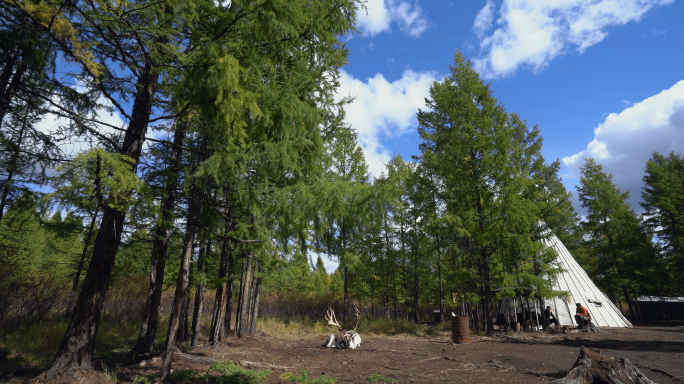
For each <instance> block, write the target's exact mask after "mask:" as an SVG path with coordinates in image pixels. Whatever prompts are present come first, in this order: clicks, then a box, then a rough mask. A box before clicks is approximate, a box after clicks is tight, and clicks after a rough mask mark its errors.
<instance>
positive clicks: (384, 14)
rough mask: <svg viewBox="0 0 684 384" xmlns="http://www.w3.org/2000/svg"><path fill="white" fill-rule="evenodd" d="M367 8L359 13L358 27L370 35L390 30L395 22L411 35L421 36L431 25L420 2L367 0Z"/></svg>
mask: <svg viewBox="0 0 684 384" xmlns="http://www.w3.org/2000/svg"><path fill="white" fill-rule="evenodd" d="M366 7H367V8H366V9H365V10H364V9H360V10H359V12H358V15H357V19H358V22H357V24H356V26H357V28H358V29H359V30H360V31H361V33H363V34H364V35H367V36H369V37H373V36H375V35H378V34H380V33H382V32H390V31H391V24H392V22H395V23H397V24H398V25H399V29H400V30H401V31H402V32H404V33H405V34H407V35H409V36H411V37H420V35H422V34H423V32H425V31H426V30H427V29H428V27H429V26H430V22H429V20H428V18H427V16H426V15H425V12H424V11H423V9H422V8H421V7H420V5H419V4H418V2H415V3H413V4H411V3H410V2H408V1H404V0H367V1H366Z"/></svg>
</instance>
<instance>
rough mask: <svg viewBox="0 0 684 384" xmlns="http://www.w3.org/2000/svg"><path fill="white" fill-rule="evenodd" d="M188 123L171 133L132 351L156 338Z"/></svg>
mask: <svg viewBox="0 0 684 384" xmlns="http://www.w3.org/2000/svg"><path fill="white" fill-rule="evenodd" d="M189 126H190V122H187V123H184V124H183V125H181V128H180V129H178V130H177V131H176V132H175V133H174V136H173V144H174V145H173V149H172V151H173V152H172V160H171V164H169V166H168V168H167V170H166V185H165V186H164V195H165V197H164V202H163V203H162V207H161V218H160V220H159V223H158V224H157V226H156V228H155V232H154V240H153V243H152V244H153V245H152V257H151V258H150V289H149V290H148V292H147V301H146V302H145V309H144V310H143V318H142V323H141V324H140V331H139V332H138V340H137V341H136V343H135V347H133V353H134V354H138V355H140V354H144V353H152V352H153V351H154V339H155V338H156V337H157V326H158V324H159V306H160V304H161V296H162V291H163V289H164V270H165V269H166V255H167V253H168V249H169V239H170V238H171V230H172V229H173V220H174V217H175V215H174V212H173V210H174V206H175V204H176V189H177V188H178V174H179V173H180V171H181V160H182V156H183V143H185V136H186V132H187V129H188V128H189Z"/></svg>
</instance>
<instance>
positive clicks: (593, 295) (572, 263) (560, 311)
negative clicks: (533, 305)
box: [542, 233, 632, 327]
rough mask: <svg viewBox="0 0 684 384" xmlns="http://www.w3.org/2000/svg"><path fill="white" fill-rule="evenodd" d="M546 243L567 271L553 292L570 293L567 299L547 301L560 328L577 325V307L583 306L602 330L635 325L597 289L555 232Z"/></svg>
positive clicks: (549, 234)
mask: <svg viewBox="0 0 684 384" xmlns="http://www.w3.org/2000/svg"><path fill="white" fill-rule="evenodd" d="M542 242H543V243H544V244H545V245H546V246H547V247H550V248H553V249H554V250H555V251H556V253H557V254H558V258H557V259H556V262H557V263H558V266H560V267H561V268H562V269H563V272H561V273H559V274H558V275H556V277H555V279H554V281H553V287H552V289H553V290H554V291H565V292H568V293H569V294H568V296H566V297H556V298H553V299H546V300H545V301H546V303H545V305H544V308H546V306H547V305H548V306H551V309H552V310H553V313H554V314H555V315H556V317H557V318H558V322H559V323H560V325H577V324H576V322H575V308H576V307H575V305H576V303H580V304H582V305H583V306H584V307H585V308H587V310H589V314H590V315H591V318H592V322H593V323H594V324H596V325H598V326H599V327H631V326H632V324H631V323H630V322H629V321H628V320H627V319H626V318H625V317H624V316H623V315H622V313H620V311H619V310H618V309H617V307H616V306H615V304H613V303H612V302H611V301H610V299H608V297H607V296H606V295H604V294H603V292H601V290H599V289H598V287H596V285H595V284H594V282H593V281H591V279H590V278H589V275H587V273H586V272H585V271H584V269H582V267H580V265H579V264H578V263H577V261H576V260H575V258H574V257H572V255H571V254H570V252H569V251H568V249H567V248H565V245H563V243H562V242H561V241H560V239H558V237H556V235H555V234H553V233H548V234H547V236H545V239H544V240H542Z"/></svg>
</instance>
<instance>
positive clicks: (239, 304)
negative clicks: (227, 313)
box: [234, 253, 245, 334]
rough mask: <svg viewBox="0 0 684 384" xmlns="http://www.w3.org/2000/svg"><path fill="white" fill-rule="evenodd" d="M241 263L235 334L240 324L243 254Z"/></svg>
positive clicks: (243, 270)
mask: <svg viewBox="0 0 684 384" xmlns="http://www.w3.org/2000/svg"><path fill="white" fill-rule="evenodd" d="M241 260H242V263H240V264H241V265H240V289H238V302H237V308H236V309H235V327H234V329H235V333H236V334H237V332H238V325H239V323H240V313H241V312H242V305H243V303H242V290H243V289H244V280H243V279H244V272H245V269H244V267H245V255H244V253H243V254H242V257H241Z"/></svg>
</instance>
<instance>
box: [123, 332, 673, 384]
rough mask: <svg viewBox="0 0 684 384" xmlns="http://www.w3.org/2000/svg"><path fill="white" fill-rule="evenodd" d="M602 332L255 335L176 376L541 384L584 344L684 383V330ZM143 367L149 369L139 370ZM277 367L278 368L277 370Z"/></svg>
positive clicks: (195, 358) (185, 362) (128, 371)
mask: <svg viewBox="0 0 684 384" xmlns="http://www.w3.org/2000/svg"><path fill="white" fill-rule="evenodd" d="M602 330H603V332H604V333H583V332H580V331H575V332H570V333H567V334H555V335H554V334H547V333H541V332H535V333H501V334H499V336H498V337H475V338H473V339H471V343H470V344H467V345H463V344H452V343H451V342H450V340H449V338H448V337H446V336H442V337H412V336H365V337H364V336H363V335H361V336H362V338H363V341H362V343H361V347H360V348H359V349H357V350H353V351H352V350H336V349H329V348H325V347H324V346H323V343H324V341H325V335H320V336H316V337H305V338H301V337H300V338H277V337H271V336H268V335H257V336H249V337H242V338H231V339H229V341H228V343H226V344H224V345H220V346H218V347H217V348H216V349H211V348H210V347H208V346H203V347H200V348H198V350H196V351H193V352H190V353H187V354H180V355H179V357H178V358H176V359H174V364H173V369H174V371H178V370H185V369H194V370H196V371H200V372H202V373H206V372H207V371H208V369H209V366H210V363H211V361H212V360H217V359H226V360H232V361H234V362H235V363H237V364H240V365H242V366H243V367H245V368H251V369H264V368H268V365H269V364H270V365H271V366H277V368H275V369H273V373H272V374H271V375H269V376H268V377H267V378H266V382H267V383H277V382H283V380H281V379H279V376H281V374H282V373H284V372H287V371H290V372H293V373H298V372H299V368H300V367H302V368H305V369H307V370H309V371H311V376H312V377H318V376H319V375H323V374H325V375H327V376H334V377H337V379H338V380H337V382H338V383H343V382H352V383H363V382H368V380H367V379H366V378H367V377H368V376H370V375H371V374H381V375H383V376H386V377H389V378H393V379H397V380H398V381H399V383H447V382H448V383H496V382H520V383H543V382H548V381H551V380H554V378H555V377H554V376H556V377H557V375H559V374H561V373H564V372H565V371H567V370H568V369H569V368H570V367H571V366H572V364H573V363H574V362H575V360H576V358H577V356H578V354H579V348H580V346H585V347H590V348H598V349H600V350H601V351H602V352H603V353H604V354H606V355H607V356H610V357H615V358H620V357H623V358H627V359H629V360H630V361H631V362H632V363H633V364H634V365H636V366H637V367H638V368H639V369H640V370H641V371H642V373H644V374H645V375H646V376H647V377H648V378H650V379H651V380H653V381H655V382H656V383H664V384H667V383H675V382H682V381H684V326H674V327H633V328H602ZM141 365H143V366H141ZM158 368H159V359H158V358H152V359H148V360H145V362H144V363H142V364H141V363H140V362H138V363H136V364H134V365H128V366H126V365H122V366H120V367H118V368H116V371H115V372H116V374H117V378H118V380H119V382H132V381H133V380H134V378H135V377H136V376H139V375H152V374H154V373H156V371H157V369H158ZM271 368H273V367H271Z"/></svg>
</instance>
